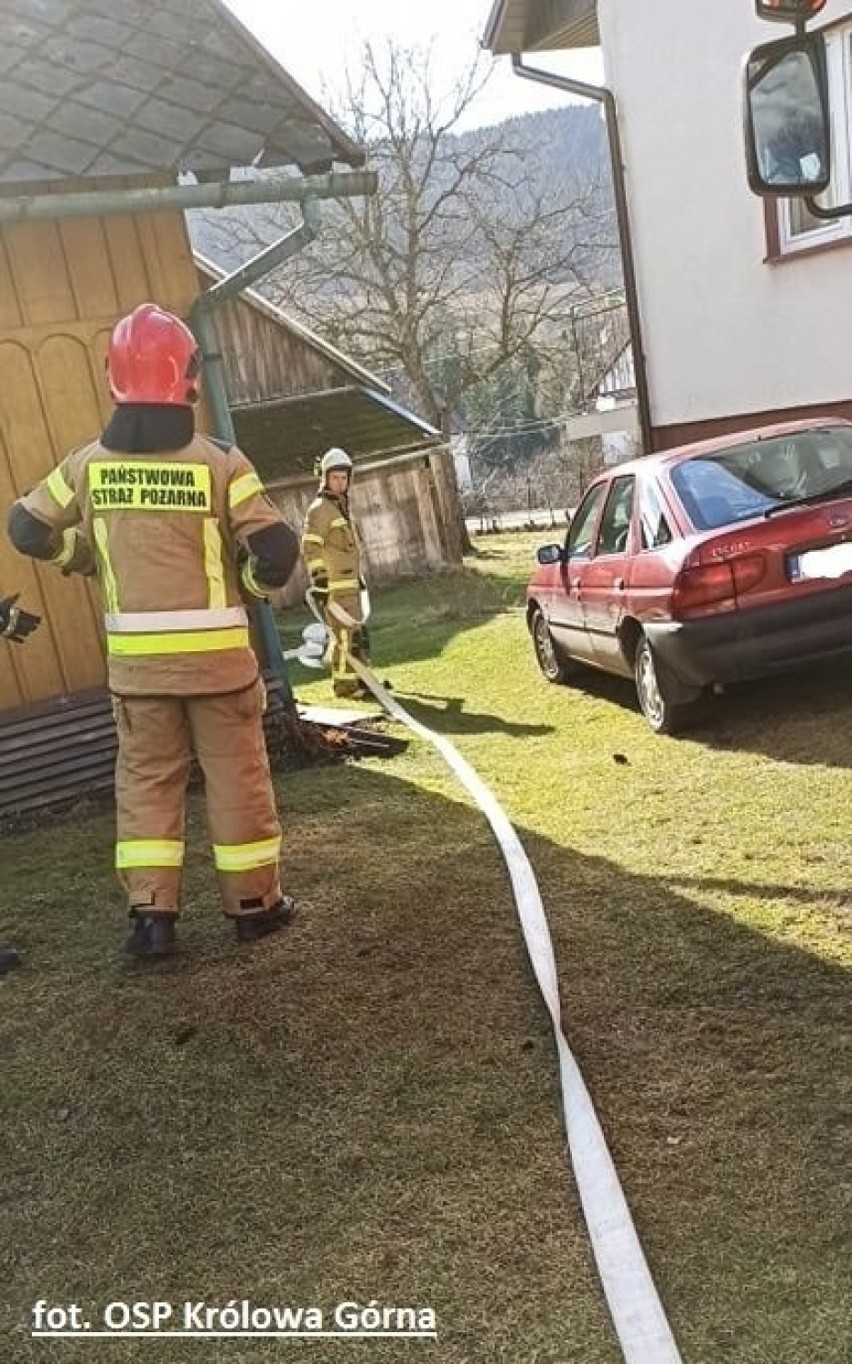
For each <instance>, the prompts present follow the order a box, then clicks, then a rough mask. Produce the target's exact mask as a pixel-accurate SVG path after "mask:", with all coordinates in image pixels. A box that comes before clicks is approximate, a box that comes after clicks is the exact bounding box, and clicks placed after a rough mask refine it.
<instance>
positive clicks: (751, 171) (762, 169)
mask: <svg viewBox="0 0 852 1364" xmlns="http://www.w3.org/2000/svg"><path fill="white" fill-rule="evenodd" d="M743 121H744V133H745V146H746V164H747V170H748V183H749V187H750V188H751V189H752V190H753V191H754V193H755V194H761V195H783V196H784V197H805V198H813V197H814V196H815V195H818V194H822V192H823V191H824V190H826V189H827V188H828V185H829V182H830V180H831V125H830V119H829V103H828V80H827V75H826V62H825V40H824V38H823V36H822V34H821V33H800V34H797V35H796V36H795V37H792V38H782V39H781V40H780V41H779V42H776V43H764V44H763V45H762V46H760V47H756V48H755V49H754V51H753V52H750V53H749V55H748V57H747V58H746V64H745V91H744V106H743Z"/></svg>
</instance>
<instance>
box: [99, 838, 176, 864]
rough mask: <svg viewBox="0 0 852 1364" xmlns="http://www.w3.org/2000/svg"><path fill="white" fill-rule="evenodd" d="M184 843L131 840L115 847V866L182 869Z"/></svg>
mask: <svg viewBox="0 0 852 1364" xmlns="http://www.w3.org/2000/svg"><path fill="white" fill-rule="evenodd" d="M183 846H184V845H183V841H182V840H181V839H177V838H130V839H125V840H123V841H122V842H121V843H116V845H115V865H116V867H117V868H118V870H119V871H124V870H126V869H127V868H128V867H182V866H183Z"/></svg>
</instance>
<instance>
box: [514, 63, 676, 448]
mask: <svg viewBox="0 0 852 1364" xmlns="http://www.w3.org/2000/svg"><path fill="white" fill-rule="evenodd" d="M512 69H513V71H514V72H515V74H516V75H518V76H523V77H525V78H526V80H531V81H537V82H538V83H539V84H540V85H552V86H553V87H554V88H555V89H556V90H564V91H565V92H566V94H569V95H579V96H580V98H581V99H588V100H593V101H594V102H595V103H596V104H602V105H603V109H604V117H605V119H606V131H607V141H608V143H609V158H610V167H611V170H612V189H613V195H614V198H615V217H616V222H617V224H618V241H619V246H620V248H621V268H622V272H623V275H624V292H625V295H626V302H627V320H628V325H629V327H630V344H631V347H632V349H633V367H634V371H635V374H636V403H637V406H638V409H639V431H640V435H641V438H642V452H643V454H651V452H652V451H653V449H654V434H653V426H652V423H651V399H650V394H649V391H648V371H647V367H646V364H645V348H644V344H643V340H642V318H641V313H640V309H639V289H638V285H637V283H636V267H635V264H634V259H633V238H632V234H631V231H630V213H629V210H628V205H627V189H626V186H625V183H624V158H623V156H622V151H621V134H620V133H619V130H618V113H617V110H616V105H615V96H614V94H613V93H612V91H611V90H609V89H607V87H606V86H604V85H588V84H587V83H586V82H585V81H578V80H572V78H571V77H570V76H559V75H557V74H556V73H555V72H551V71H542V70H540V69H539V68H538V67H534V66H525V65H524V62H523V58H522V56H521V54H520V53H518V52H514V53H512Z"/></svg>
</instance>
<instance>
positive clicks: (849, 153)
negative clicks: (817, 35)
mask: <svg viewBox="0 0 852 1364" xmlns="http://www.w3.org/2000/svg"><path fill="white" fill-rule="evenodd" d="M825 55H826V62H827V65H828V89H829V105H830V108H831V117H832V124H831V145H832V169H831V184H830V185H829V187H828V189H827V190H826V192H825V193H824V194H821V195H820V196H819V197H818V199H817V203H819V204H820V205H821V206H822V207H823V208H833V207H835V206H836V205H837V204H846V203H849V202H850V200H852V24H845V25H844V26H843V27H842V28H836V29H832V30H831V31H830V32H828V33H826V35H825ZM777 211H778V247H779V251H780V253H781V254H782V255H785V256H786V255H790V254H792V253H794V252H796V251H802V250H805V249H807V248H809V247H814V246H823V245H825V244H827V243H829V242H834V241H839V240H843V239H844V238H847V237H852V217H845V218H833V219H830V220H823V219H822V218H816V217H814V215H813V214H812V213H811V212H809V210H808V208H807V205H806V204H805V201H804V199H780V200H779V201H778V205H777Z"/></svg>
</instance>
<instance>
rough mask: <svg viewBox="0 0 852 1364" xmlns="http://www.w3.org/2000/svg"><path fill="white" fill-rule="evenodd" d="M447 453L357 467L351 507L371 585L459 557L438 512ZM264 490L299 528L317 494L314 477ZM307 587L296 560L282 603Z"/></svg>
mask: <svg viewBox="0 0 852 1364" xmlns="http://www.w3.org/2000/svg"><path fill="white" fill-rule="evenodd" d="M450 458H451V456H450V454H449V452H448V451H447V450H446V449H443V448H441V449H437V450H431V451H429V452H428V453H427V454H419V455H406V456H403V457H402V458H400V459H398V460H389V461H386V462H385V463H383V464H381V465H377V466H375V467H374V468H373V469H366V470H364V469H356V471H355V477H354V480H353V485H352V511H353V515H354V516H355V518H356V521H357V525H358V529H359V532H360V535H361V541H362V545H363V549H364V555H365V566H366V576H367V580H368V582H369V585H370V586H371V587H381V586H383V585H385V584H387V583H390V582H394V581H395V580H396V579H397V578H401V577H406V576H416V575H418V574H423V573H429V572H436V571H438V570H440V569H442V568H446V567H448V566H449V565H451V564H454V563H458V562H460V559H461V554H460V550H459V548H458V547H457V546H456V545H455V544H454V543H453V542H452V537H451V536H449V537H448V535H447V531H446V526H445V522H444V520H443V518H442V514H441V496H440V476H441V464H442V462H445V461H446V460H448V459H450ZM268 492H269V495H270V497H271V498H272V500H273V501H274V502H275V504H276V505H277V506H278V507H280V508H281V511H282V512H283V514H284V516H285V517H286V518H287V520H288V521H289V523H290V525H291V526H292V527H293V529H294V530H296V531H298V532H300V533H301V528H302V524H303V522H304V518H305V513H306V512H307V509H308V507H309V505H310V503H311V502H312V501H313V499H314V498H315V497H316V495H317V480H316V479H315V478H311V479H300V480H295V479H287V480H284V481H282V482H280V483H272V484H270V485H269V488H268ZM306 587H307V576H306V574H305V572H304V569H303V568H302V567H301V566H300V567H299V569H298V570H297V572H296V573H294V574H293V577H292V578H291V580H290V582H289V583H288V584H287V587H286V588H285V590H284V593H283V597H282V605H283V606H285V607H288V606H295V605H297V604H298V603H300V602H301V601H303V599H304V594H305V588H306Z"/></svg>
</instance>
